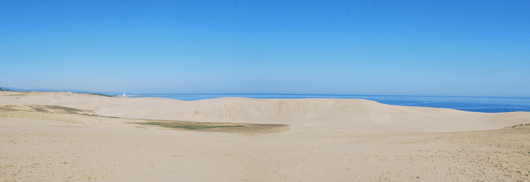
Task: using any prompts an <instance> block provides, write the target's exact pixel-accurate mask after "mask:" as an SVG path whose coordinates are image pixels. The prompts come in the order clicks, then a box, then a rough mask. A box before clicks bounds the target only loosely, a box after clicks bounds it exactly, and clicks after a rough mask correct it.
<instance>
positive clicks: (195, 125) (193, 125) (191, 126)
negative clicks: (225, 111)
mask: <svg viewBox="0 0 530 182" xmlns="http://www.w3.org/2000/svg"><path fill="white" fill-rule="evenodd" d="M137 124H142V125H155V126H161V127H166V128H182V129H186V130H200V129H211V128H232V127H244V126H243V125H235V124H223V123H219V124H217V123H201V122H145V123H137Z"/></svg>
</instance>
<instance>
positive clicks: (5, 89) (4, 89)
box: [0, 87, 116, 97]
mask: <svg viewBox="0 0 530 182" xmlns="http://www.w3.org/2000/svg"><path fill="white" fill-rule="evenodd" d="M0 91H10V92H31V91H30V90H26V91H17V90H11V89H8V88H3V87H0ZM43 92H46V91H43ZM52 92H53V91H52ZM76 93H78V94H90V95H99V96H104V97H116V95H107V94H100V93H89V92H76Z"/></svg>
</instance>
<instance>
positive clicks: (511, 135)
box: [0, 92, 530, 181]
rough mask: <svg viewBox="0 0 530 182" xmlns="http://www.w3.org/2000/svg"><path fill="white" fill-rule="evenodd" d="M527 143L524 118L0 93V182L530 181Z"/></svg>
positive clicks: (339, 104) (307, 102)
mask: <svg viewBox="0 0 530 182" xmlns="http://www.w3.org/2000/svg"><path fill="white" fill-rule="evenodd" d="M154 121H156V122H167V123H172V122H175V123H180V124H181V123H185V124H186V126H188V125H189V126H205V125H207V126H208V127H218V126H227V125H230V126H236V125H238V126H239V125H241V127H226V128H224V127H219V128H200V129H196V130H188V129H185V128H163V127H160V126H157V125H145V124H139V123H146V122H154ZM525 124H528V125H525ZM528 141H530V113H528V112H514V113H497V114H492V113H473V112H464V111H457V110H451V109H436V108H421V107H405V106H390V105H385V104H380V103H377V102H374V101H367V100H356V99H259V100H258V99H245V98H220V99H208V100H200V101H178V100H170V99H155V98H120V97H102V96H94V95H87V94H73V93H60V92H31V93H28V92H0V181H529V180H530V177H529V176H530V142H528Z"/></svg>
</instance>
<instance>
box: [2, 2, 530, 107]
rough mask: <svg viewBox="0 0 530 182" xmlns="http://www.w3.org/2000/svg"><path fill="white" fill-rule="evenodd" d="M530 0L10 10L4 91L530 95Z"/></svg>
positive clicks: (54, 5) (18, 6) (35, 5)
mask: <svg viewBox="0 0 530 182" xmlns="http://www.w3.org/2000/svg"><path fill="white" fill-rule="evenodd" d="M527 7H530V2H528V1H488V2H482V1H443V2H442V1H429V2H424V1H399V2H397V1H363V2H350V1H290V2H284V1H266V2H246V1H223V2H219V1H193V2H150V1H137V2H127V1H105V2H99V1H98V2H94V1H74V2H68V1H55V2H41V1H3V2H0V27H1V28H0V62H1V66H0V86H2V87H10V88H20V89H28V90H31V89H43V90H78V91H86V92H115V93H285V94H346V95H348V94H349V95H428V96H494V97H495V96H498V97H530V74H529V73H528V72H529V70H530V44H529V43H530V36H529V34H528V32H530V21H528V17H530V11H528V10H527Z"/></svg>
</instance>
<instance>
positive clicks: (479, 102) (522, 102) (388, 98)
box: [129, 94, 530, 113]
mask: <svg viewBox="0 0 530 182" xmlns="http://www.w3.org/2000/svg"><path fill="white" fill-rule="evenodd" d="M129 97H155V98H168V99H178V100H183V101H192V100H202V99H212V98H221V97H244V98H254V99H304V98H336V99H366V100H373V101H376V102H379V103H383V104H389V105H398V106H419V107H434V108H450V109H457V110H462V111H472V112H484V113H499V112H516V111H526V112H530V97H473V96H406V95H335V94H143V95H141V94H140V95H131V96H129Z"/></svg>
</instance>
